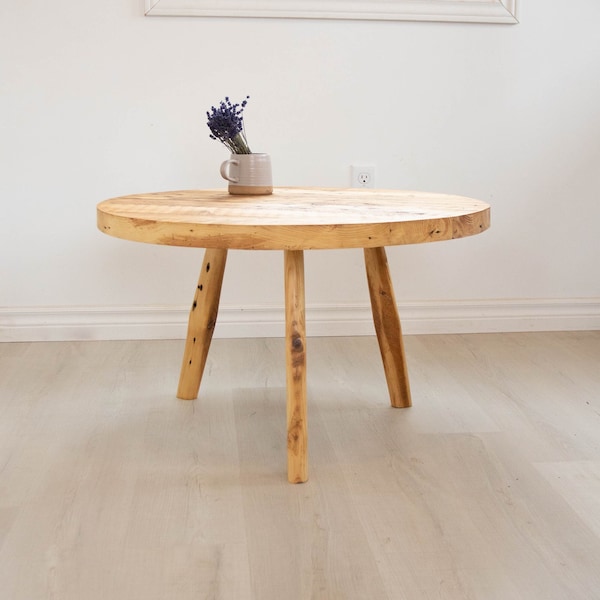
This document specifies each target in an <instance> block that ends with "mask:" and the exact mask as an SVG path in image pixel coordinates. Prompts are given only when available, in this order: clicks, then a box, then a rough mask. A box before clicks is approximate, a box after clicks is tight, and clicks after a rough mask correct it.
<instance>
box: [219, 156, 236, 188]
mask: <svg viewBox="0 0 600 600" xmlns="http://www.w3.org/2000/svg"><path fill="white" fill-rule="evenodd" d="M239 164H240V161H239V160H234V159H232V158H230V159H229V160H226V161H225V162H223V163H221V177H222V178H223V179H227V181H231V182H232V183H237V182H238V181H239V178H237V179H236V178H235V177H232V176H231V175H230V174H229V171H228V167H229V165H238V166H239Z"/></svg>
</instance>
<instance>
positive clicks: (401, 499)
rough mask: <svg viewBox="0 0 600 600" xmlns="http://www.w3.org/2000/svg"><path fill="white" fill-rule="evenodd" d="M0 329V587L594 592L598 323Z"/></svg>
mask: <svg viewBox="0 0 600 600" xmlns="http://www.w3.org/2000/svg"><path fill="white" fill-rule="evenodd" d="M406 348H407V354H408V365H409V369H410V373H411V384H412V393H413V401H414V406H413V407H412V408H410V409H392V408H390V407H389V405H388V400H387V390H386V387H385V381H384V376H383V369H382V367H381V364H380V359H379V354H378V350H377V345H376V341H375V340H374V338H369V337H363V338H312V339H309V344H308V352H309V364H308V368H309V371H308V382H309V456H310V480H309V482H308V483H306V484H304V485H296V486H294V485H290V484H288V483H287V481H286V471H285V469H286V455H285V393H284V382H285V374H284V353H283V341H282V340H279V339H267V340H265V339H261V340H219V339H217V340H215V341H214V342H213V347H212V348H211V354H210V355H209V359H208V365H207V372H206V374H205V380H204V382H203V387H202V389H201V398H200V399H199V400H197V401H193V402H185V401H180V400H175V397H174V393H175V389H176V386H177V377H178V371H179V361H180V357H181V353H182V351H183V342H181V341H156V342H82V343H35V344H0V599H1V600H37V599H42V598H44V599H46V598H48V599H53V600H54V599H56V600H96V599H98V600H121V599H123V600H137V599H140V600H155V599H156V600H159V599H160V600H163V599H164V600H191V599H194V600H198V599H205V598H206V599H226V600H244V599H250V598H251V599H255V600H307V599H335V600H350V599H357V600H359V599H360V600H379V599H390V600H401V599H407V600H421V599H432V600H433V599H436V600H438V599H460V600H463V599H482V600H494V599H498V600H519V599H523V600H538V599H539V600H577V599H581V600H592V599H600V332H584V333H544V334H537V333H530V334H490V335H460V336H459V335H452V336H409V337H407V338H406Z"/></svg>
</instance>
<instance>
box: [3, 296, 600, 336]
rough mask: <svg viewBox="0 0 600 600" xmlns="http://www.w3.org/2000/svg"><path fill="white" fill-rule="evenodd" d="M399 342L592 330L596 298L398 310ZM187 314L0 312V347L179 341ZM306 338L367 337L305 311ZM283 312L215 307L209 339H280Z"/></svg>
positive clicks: (350, 323) (134, 309)
mask: <svg viewBox="0 0 600 600" xmlns="http://www.w3.org/2000/svg"><path fill="white" fill-rule="evenodd" d="M398 309H399V312H400V318H401V320H402V327H403V331H404V333H405V334H429V333H486V332H509V331H576V330H597V329H600V298H576V299H565V300H555V299H545V300H457V301H439V302H432V301H424V302H405V303H401V304H399V306H398ZM188 310H189V309H188V308H187V307H173V306H126V307H110V306H107V307H102V306H91V307H90V306H79V307H77V306H75V307H39V308H38V307H36V308H0V342H29V341H63V340H128V339H182V338H184V337H185V333H186V323H187V318H188ZM306 322H307V333H308V335H310V336H347V335H373V334H374V333H375V332H374V329H373V321H372V318H371V310H370V307H369V306H368V305H327V306H307V309H306ZM283 334H284V311H283V306H259V307H226V306H224V307H221V310H220V311H219V320H218V322H217V326H216V329H215V337H221V338H236V337H240V338H243V337H281V336H283Z"/></svg>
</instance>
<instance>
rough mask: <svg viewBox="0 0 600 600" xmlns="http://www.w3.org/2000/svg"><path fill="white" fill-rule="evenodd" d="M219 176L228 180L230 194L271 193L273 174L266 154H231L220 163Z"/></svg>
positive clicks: (269, 158) (269, 159)
mask: <svg viewBox="0 0 600 600" xmlns="http://www.w3.org/2000/svg"><path fill="white" fill-rule="evenodd" d="M221 177H223V179H226V180H227V181H228V182H229V193H230V194H242V195H246V194H254V195H262V194H272V193H273V176H272V174H271V157H270V156H269V155H268V154H261V153H257V154H232V155H231V158H230V159H229V160H226V161H225V162H224V163H222V164H221Z"/></svg>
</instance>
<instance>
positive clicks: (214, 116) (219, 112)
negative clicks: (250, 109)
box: [206, 96, 252, 154]
mask: <svg viewBox="0 0 600 600" xmlns="http://www.w3.org/2000/svg"><path fill="white" fill-rule="evenodd" d="M249 98H250V96H246V98H245V100H243V101H242V103H241V104H232V103H231V100H230V99H229V96H226V97H225V100H222V101H221V103H220V104H219V107H218V108H215V107H214V106H211V108H210V111H207V112H206V116H207V118H208V121H207V123H206V124H207V125H208V128H209V129H210V131H211V133H210V136H209V137H210V138H211V139H213V140H219V141H220V142H222V143H223V144H225V146H227V148H228V149H229V151H230V152H231V153H232V154H252V151H251V150H250V147H249V146H248V142H247V141H246V133H245V131H244V117H243V116H242V113H243V112H244V108H245V107H246V104H248V99H249Z"/></svg>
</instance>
